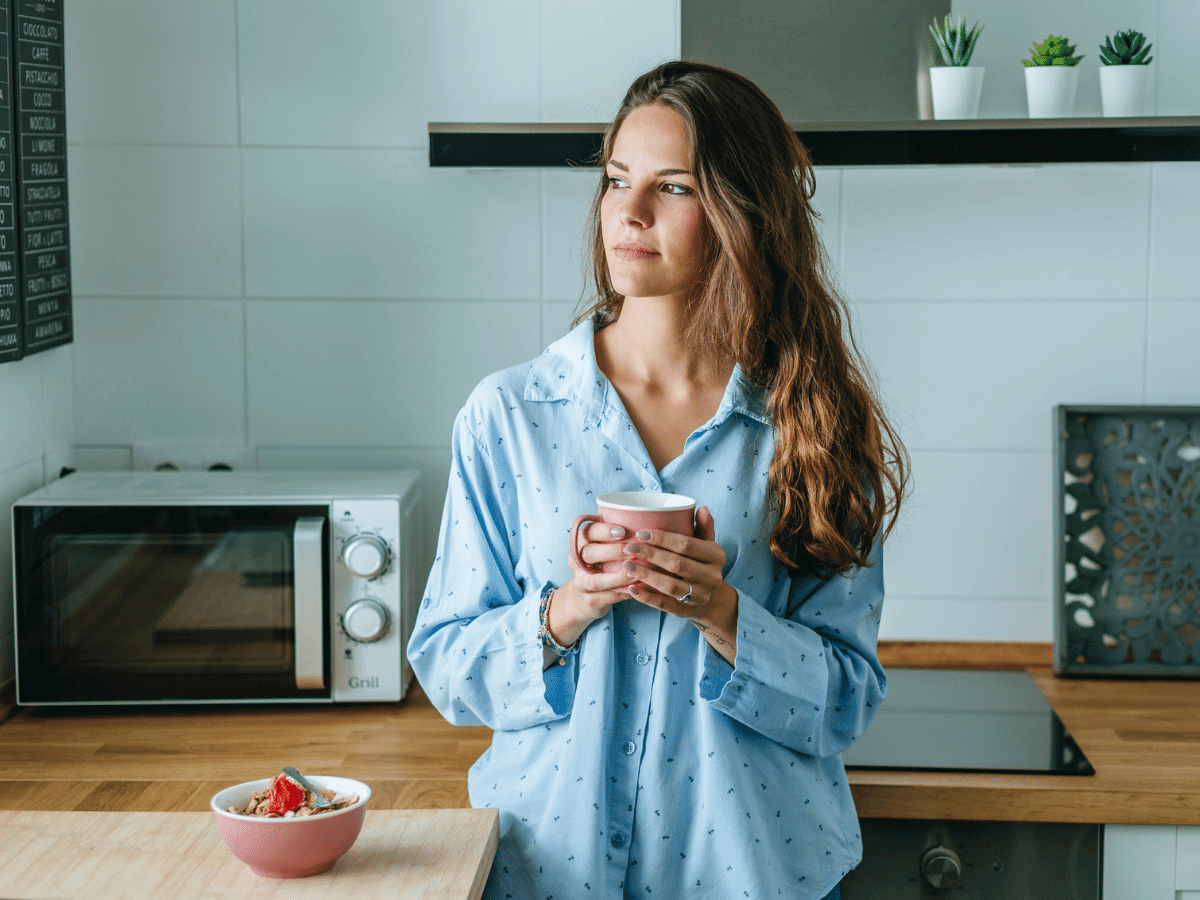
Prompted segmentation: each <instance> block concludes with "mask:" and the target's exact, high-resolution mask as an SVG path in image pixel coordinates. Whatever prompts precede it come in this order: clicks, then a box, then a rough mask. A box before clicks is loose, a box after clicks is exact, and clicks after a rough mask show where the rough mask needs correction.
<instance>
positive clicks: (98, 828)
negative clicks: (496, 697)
mask: <svg viewBox="0 0 1200 900" xmlns="http://www.w3.org/2000/svg"><path fill="white" fill-rule="evenodd" d="M497 819H498V816H497V814H496V811H495V810H492V809H420V810H394V809H388V810H370V809H369V810H367V818H366V821H365V822H364V823H363V829H362V832H361V833H360V834H359V836H358V840H356V841H355V842H354V846H353V847H351V848H350V850H349V851H347V852H346V854H345V855H344V856H343V857H342V858H341V859H339V860H338V861H337V862H336V863H335V864H334V866H333V868H332V869H330V870H329V871H327V872H322V873H321V874H319V875H312V876H309V877H308V878H300V879H291V878H289V879H275V878H263V877H261V876H258V875H255V874H254V873H253V872H252V871H250V869H249V867H247V866H246V865H245V864H244V863H242V862H241V861H240V860H238V859H237V857H235V856H234V855H233V854H232V853H230V852H229V850H228V848H226V847H225V845H224V843H223V842H222V841H221V838H220V836H219V835H218V833H217V828H216V825H215V824H214V822H213V815H212V813H211V812H209V813H203V812H0V869H2V870H3V872H4V876H3V885H4V888H3V889H4V892H5V896H7V897H24V898H28V900H41V898H45V900H58V898H62V897H85V896H86V897H94V898H100V897H111V898H120V900H157V898H159V897H170V898H172V900H215V898H223V897H238V898H244V900H306V898H314V900H315V898H321V900H392V898H395V897H425V898H438V900H452V898H453V900H478V898H479V897H480V896H482V894H483V886H484V883H485V882H486V880H487V874H488V872H489V871H490V870H491V865H492V859H493V857H494V856H495V853H496V845H497V842H498V840H499V828H498V826H497Z"/></svg>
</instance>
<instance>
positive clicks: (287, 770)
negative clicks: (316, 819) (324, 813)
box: [283, 766, 333, 806]
mask: <svg viewBox="0 0 1200 900" xmlns="http://www.w3.org/2000/svg"><path fill="white" fill-rule="evenodd" d="M283 774H284V775H286V776H287V777H288V778H291V779H293V780H294V781H295V782H296V783H297V784H299V785H300V787H302V788H304V789H305V790H306V791H308V792H309V793H310V794H312V798H313V806H333V801H332V800H326V799H325V798H324V797H323V796H321V791H320V789H319V788H318V787H317V786H316V785H315V784H313V783H312V782H311V781H309V780H308V779H307V778H305V777H304V776H303V775H301V774H300V773H299V772H297V771H296V770H295V769H293V768H292V767H291V766H284V767H283Z"/></svg>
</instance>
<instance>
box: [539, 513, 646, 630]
mask: <svg viewBox="0 0 1200 900" xmlns="http://www.w3.org/2000/svg"><path fill="white" fill-rule="evenodd" d="M631 537H632V535H630V534H629V533H628V532H627V531H626V529H624V528H622V527H621V526H620V525H607V524H605V523H604V522H591V523H589V524H588V525H586V526H585V527H582V528H580V529H579V544H580V546H579V555H580V556H581V557H583V561H584V562H585V563H586V564H587V568H579V567H578V566H576V565H575V561H574V559H573V558H572V559H571V560H570V565H571V572H572V573H573V574H572V575H571V580H570V581H568V582H567V583H566V584H564V585H563V586H562V587H560V588H558V589H556V590H555V591H554V597H553V600H552V601H551V603H550V610H549V612H548V614H547V623H548V624H549V626H550V634H551V635H552V636H553V637H554V639H555V640H556V641H558V642H559V643H560V644H562V645H564V646H570V645H571V644H573V643H575V641H577V640H578V639H579V636H580V635H581V634H583V633H584V631H586V630H587V627H588V626H589V625H591V624H592V623H593V622H595V621H596V620H597V619H599V618H602V617H603V616H604V614H605V613H607V612H608V611H609V610H610V609H612V607H613V606H614V605H615V604H617V603H620V602H621V601H622V600H628V599H629V586H630V583H631V582H632V581H633V579H632V578H630V577H629V574H628V573H627V572H625V570H624V569H622V568H621V567H620V566H619V565H618V566H617V571H615V572H607V573H606V572H603V571H601V568H600V567H601V565H603V564H604V563H606V562H616V563H620V562H622V561H623V560H624V559H625V553H624V547H625V545H626V544H628V543H629V540H630V538H631Z"/></svg>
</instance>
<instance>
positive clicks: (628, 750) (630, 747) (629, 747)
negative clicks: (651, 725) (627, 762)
mask: <svg viewBox="0 0 1200 900" xmlns="http://www.w3.org/2000/svg"><path fill="white" fill-rule="evenodd" d="M636 750H637V744H635V743H634V742H633V741H630V742H629V743H628V744H626V745H625V755H626V756H633V754H634V752H635V751H636Z"/></svg>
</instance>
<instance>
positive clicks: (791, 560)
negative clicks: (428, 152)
mask: <svg viewBox="0 0 1200 900" xmlns="http://www.w3.org/2000/svg"><path fill="white" fill-rule="evenodd" d="M647 103H662V104H665V105H666V106H668V107H670V108H671V109H673V110H675V112H677V113H678V114H679V115H680V117H682V119H683V121H684V123H685V124H686V126H687V131H688V136H689V138H690V139H691V147H692V171H693V172H694V174H695V177H696V181H697V186H698V188H699V197H700V201H701V203H702V204H703V208H704V211H705V214H706V216H707V218H708V223H709V226H710V228H711V231H712V234H713V235H714V237H715V241H714V242H713V245H712V247H711V249H710V253H709V259H708V261H707V263H706V269H707V271H706V272H705V273H704V275H703V277H702V279H701V286H700V287H699V288H698V290H697V292H696V294H695V296H694V297H693V298H692V301H691V308H690V309H689V316H688V326H687V334H686V339H687V342H688V345H689V346H690V347H692V348H693V350H694V351H695V352H697V353H700V354H707V355H710V356H711V358H713V359H715V360H718V361H722V362H726V363H728V362H735V363H737V364H738V365H739V366H740V367H741V369H742V372H743V373H744V374H745V375H746V376H747V377H748V378H749V379H750V380H752V381H753V382H754V383H755V384H758V385H760V386H761V387H762V388H763V389H764V390H765V391H766V394H767V402H768V408H769V411H770V415H771V421H772V425H773V427H774V431H775V449H774V455H773V457H772V460H771V464H770V468H769V470H768V478H767V481H768V493H769V495H770V496H769V498H768V499H769V503H770V507H771V509H772V511H773V512H774V514H775V525H774V528H773V530H772V532H771V536H770V545H771V552H772V553H773V554H774V555H775V557H776V558H777V559H778V560H779V561H780V562H781V563H783V564H784V565H785V566H787V567H788V568H789V569H792V570H798V571H818V572H822V573H827V574H833V573H838V572H845V571H848V570H849V569H851V568H853V567H857V566H866V565H869V564H870V562H869V556H870V552H871V548H872V547H873V546H874V545H875V543H876V541H881V540H882V539H884V538H886V537H887V535H888V533H889V532H890V531H891V529H892V526H893V525H894V524H895V521H896V515H897V513H898V511H899V506H900V500H901V498H902V497H903V495H904V493H905V488H906V485H907V481H908V472H909V461H908V455H907V453H906V452H905V449H904V446H903V444H902V443H901V442H900V439H899V436H898V435H897V434H896V432H895V430H894V429H893V428H892V426H891V425H890V424H889V423H888V421H887V418H886V416H885V415H884V412H883V409H882V405H881V403H880V401H879V399H878V397H877V392H876V390H875V388H874V385H873V383H872V379H871V376H870V373H869V370H868V368H867V366H866V364H865V362H864V360H863V359H862V357H861V355H860V354H859V352H858V350H857V348H856V347H855V344H854V339H853V336H852V334H851V328H850V316H849V311H848V309H847V307H846V304H845V302H844V301H843V300H842V298H841V297H839V296H838V294H837V292H836V291H835V290H834V289H833V288H832V286H831V279H830V278H829V276H828V273H829V264H828V260H827V258H826V254H825V250H824V247H823V246H822V244H821V241H820V238H819V236H818V233H817V227H816V213H815V212H814V210H813V208H812V204H811V200H812V196H813V192H814V190H815V188H816V176H815V173H814V171H813V166H812V160H811V159H810V157H809V155H808V151H807V150H806V149H805V148H804V146H803V145H802V144H801V142H800V140H799V138H798V137H797V136H796V133H795V132H794V131H793V130H792V128H791V127H790V126H789V125H788V124H787V122H786V121H784V118H783V116H782V114H781V113H780V112H779V110H778V108H777V107H776V106H775V104H774V103H772V102H771V100H770V99H769V98H768V97H767V96H766V95H765V94H764V93H763V92H762V91H761V90H760V89H759V88H758V86H757V85H755V84H754V83H753V82H752V81H750V80H749V79H747V78H744V77H743V76H741V75H738V74H736V73H734V72H731V71H729V70H727V69H721V68H717V67H715V66H709V65H705V64H701V63H695V62H687V61H674V62H668V63H664V64H663V65H660V66H658V67H657V68H655V69H653V70H652V71H650V72H647V73H646V74H645V75H642V76H641V77H640V78H638V79H637V80H636V81H635V82H634V83H633V85H632V86H631V87H630V88H629V91H628V93H626V95H625V99H624V101H623V102H622V104H621V108H620V110H619V111H618V112H617V115H616V117H615V118H614V119H613V121H612V122H611V123H610V124H609V126H608V128H607V129H606V130H605V133H604V143H603V147H602V150H601V159H600V160H599V162H600V164H601V166H606V165H607V163H608V160H609V158H610V156H611V154H612V147H613V140H614V139H615V137H616V134H617V131H618V130H619V129H620V127H621V124H622V123H623V122H624V121H625V118H626V117H627V116H628V115H629V113H630V112H632V111H633V110H634V109H636V108H638V107H639V106H643V105H645V104H647ZM607 185H608V179H607V176H602V178H601V181H600V186H599V188H598V190H597V192H596V196H595V198H594V200H593V203H592V210H591V215H590V222H589V243H590V244H591V260H592V277H593V280H594V282H595V286H596V290H597V296H596V298H595V299H594V301H593V302H592V303H591V304H590V305H589V306H588V308H587V309H585V310H584V311H583V312H582V313H580V315H579V316H578V317H577V318H576V322H579V321H581V320H583V319H584V318H587V317H589V316H592V315H596V314H598V315H599V318H600V319H601V321H604V322H610V321H614V320H615V319H616V318H617V317H618V316H619V315H620V312H621V304H622V302H623V300H624V297H622V296H621V295H620V294H618V293H617V292H616V291H615V290H614V289H613V286H612V281H611V279H610V277H609V272H608V262H607V258H606V256H605V251H604V239H603V235H602V234H601V230H600V203H601V199H602V197H603V196H604V192H605V190H606V188H607Z"/></svg>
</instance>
